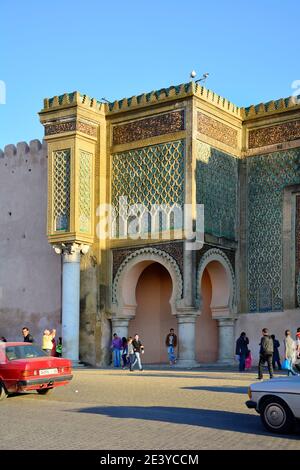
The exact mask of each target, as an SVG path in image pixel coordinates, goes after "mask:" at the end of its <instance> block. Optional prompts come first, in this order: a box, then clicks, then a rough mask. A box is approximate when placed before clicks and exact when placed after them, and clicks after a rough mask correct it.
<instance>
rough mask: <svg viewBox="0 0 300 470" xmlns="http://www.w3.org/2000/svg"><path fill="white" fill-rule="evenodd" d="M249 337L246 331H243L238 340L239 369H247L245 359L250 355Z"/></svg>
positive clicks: (236, 351) (236, 352)
mask: <svg viewBox="0 0 300 470" xmlns="http://www.w3.org/2000/svg"><path fill="white" fill-rule="evenodd" d="M248 344H249V339H248V338H247V336H246V333H245V332H244V331H242V333H241V334H240V337H239V338H238V339H237V340H236V347H235V354H236V355H237V356H239V371H240V372H244V370H245V361H246V357H247V355H248V352H249V349H248Z"/></svg>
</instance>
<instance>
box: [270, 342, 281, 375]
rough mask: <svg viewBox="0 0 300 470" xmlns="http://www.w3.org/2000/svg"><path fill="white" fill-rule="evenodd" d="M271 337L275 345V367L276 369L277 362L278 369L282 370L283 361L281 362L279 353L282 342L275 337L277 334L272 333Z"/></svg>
mask: <svg viewBox="0 0 300 470" xmlns="http://www.w3.org/2000/svg"><path fill="white" fill-rule="evenodd" d="M271 338H272V340H273V347H274V353H273V362H272V364H273V369H276V364H277V365H278V370H281V362H280V355H279V349H278V348H279V347H280V343H279V341H278V339H276V338H275V335H271Z"/></svg>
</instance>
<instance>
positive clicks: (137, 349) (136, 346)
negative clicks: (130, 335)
mask: <svg viewBox="0 0 300 470" xmlns="http://www.w3.org/2000/svg"><path fill="white" fill-rule="evenodd" d="M132 346H133V350H134V354H135V360H134V363H133V364H132V368H133V367H134V366H135V364H136V362H137V363H138V366H139V369H140V370H143V366H142V361H141V354H144V346H143V345H142V343H141V341H140V339H139V335H138V334H136V335H135V337H134V340H133V341H132Z"/></svg>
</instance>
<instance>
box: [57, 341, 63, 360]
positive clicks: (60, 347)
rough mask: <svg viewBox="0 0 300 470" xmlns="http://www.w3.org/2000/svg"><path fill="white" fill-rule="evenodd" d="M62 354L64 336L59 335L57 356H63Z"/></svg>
mask: <svg viewBox="0 0 300 470" xmlns="http://www.w3.org/2000/svg"><path fill="white" fill-rule="evenodd" d="M61 355H62V337H61V336H59V337H58V342H57V344H56V356H57V357H61Z"/></svg>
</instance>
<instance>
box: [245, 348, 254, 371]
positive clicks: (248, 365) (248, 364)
mask: <svg viewBox="0 0 300 470" xmlns="http://www.w3.org/2000/svg"><path fill="white" fill-rule="evenodd" d="M251 367H252V355H251V351H250V349H249V351H248V354H247V357H246V360H245V369H251Z"/></svg>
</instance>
